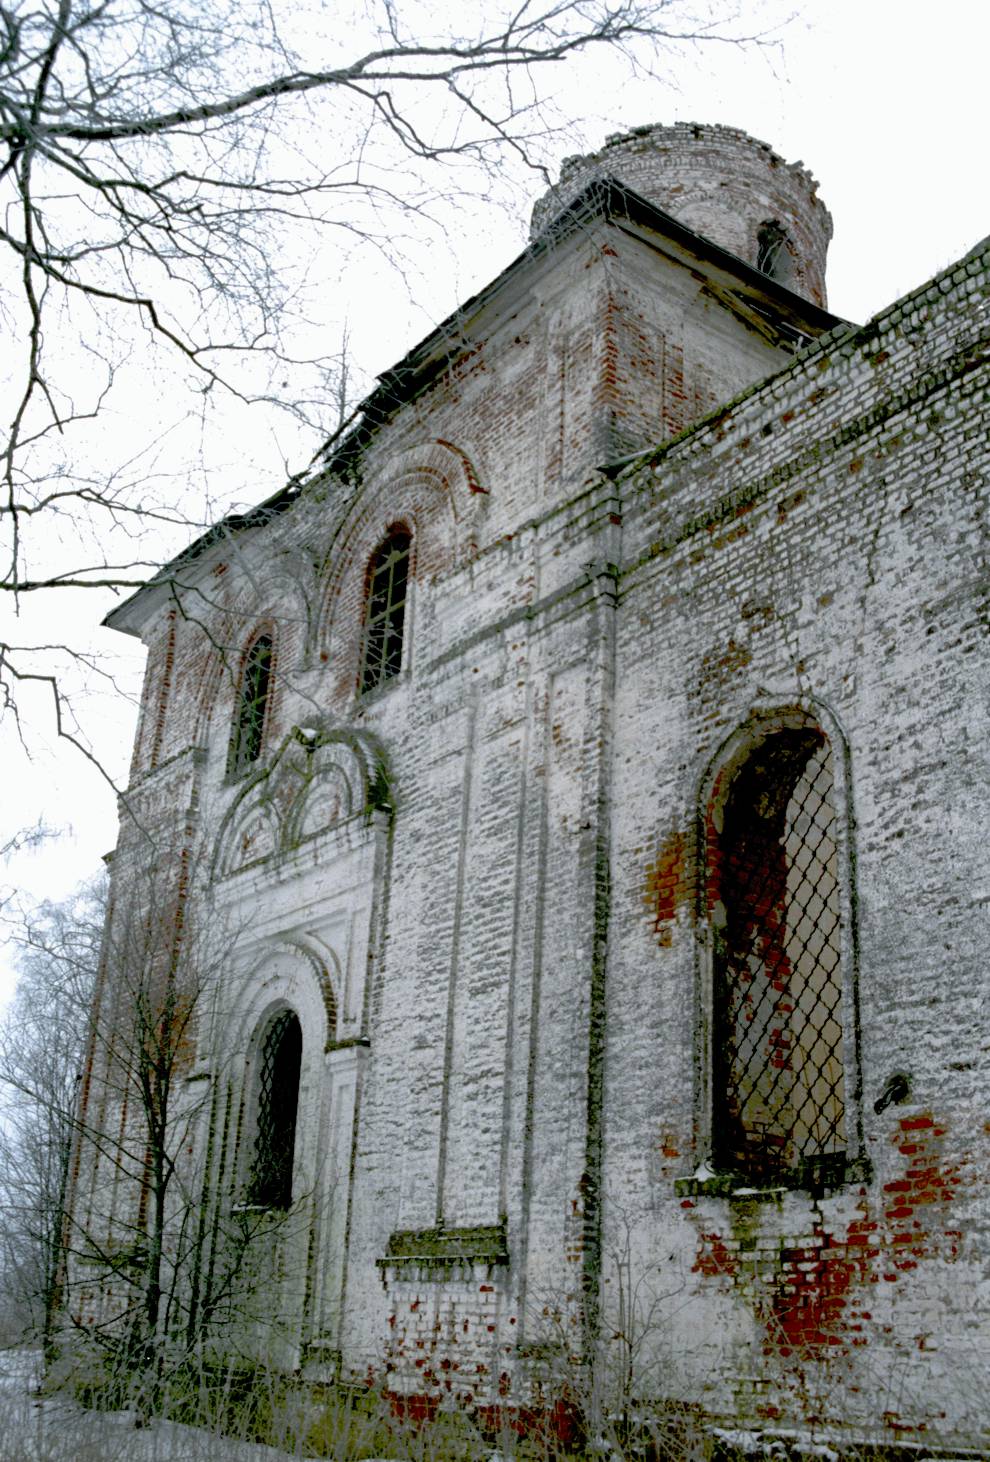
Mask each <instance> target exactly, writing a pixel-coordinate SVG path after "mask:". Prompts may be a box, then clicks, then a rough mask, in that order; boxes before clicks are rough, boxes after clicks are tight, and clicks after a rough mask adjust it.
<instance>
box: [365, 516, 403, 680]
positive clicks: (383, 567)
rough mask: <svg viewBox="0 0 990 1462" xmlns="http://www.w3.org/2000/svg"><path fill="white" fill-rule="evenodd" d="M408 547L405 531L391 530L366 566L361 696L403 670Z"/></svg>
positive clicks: (399, 529) (397, 528)
mask: <svg viewBox="0 0 990 1462" xmlns="http://www.w3.org/2000/svg"><path fill="white" fill-rule="evenodd" d="M411 544H412V537H411V535H410V533H409V531H408V530H407V529H406V528H402V527H395V528H390V529H389V531H388V534H387V535H386V537H385V538H384V539H383V540H382V542H381V543H380V544H379V546H378V547H377V548H376V550H375V552H374V553H373V554H372V557H371V562H370V563H369V565H368V589H367V597H366V599H365V607H364V651H363V656H362V661H361V690H362V692H364V691H367V690H374V689H375V687H376V686H379V685H383V684H384V682H385V681H386V680H391V679H392V678H393V677H394V676H396V675H398V673H399V671H400V670H401V669H402V630H403V625H404V623H405V617H406V585H407V583H408V580H409V549H410V546H411Z"/></svg>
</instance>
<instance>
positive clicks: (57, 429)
mask: <svg viewBox="0 0 990 1462" xmlns="http://www.w3.org/2000/svg"><path fill="white" fill-rule="evenodd" d="M703 11H704V7H702V12H703ZM725 25H726V10H725V7H724V4H723V0H716V3H715V4H714V5H713V6H712V7H711V8H710V9H709V11H708V13H707V15H704V18H699V17H698V13H697V11H696V10H695V9H694V8H693V7H692V4H691V0H534V3H530V0H525V3H523V4H522V5H515V4H513V5H508V4H506V5H500V4H496V5H495V6H494V7H493V6H491V5H486V6H485V7H483V8H482V7H467V9H465V7H460V9H459V10H456V11H455V10H451V9H450V8H449V7H440V6H439V5H437V6H431V5H430V4H415V5H414V4H413V3H412V0H408V3H407V5H405V6H400V5H399V4H398V3H396V0H370V3H368V4H367V5H366V6H359V5H355V6H353V7H350V8H345V9H344V11H343V13H342V12H341V7H337V6H334V7H326V6H324V5H320V4H316V5H310V6H309V7H307V6H306V5H305V4H303V5H302V6H297V5H293V6H291V7H290V6H288V5H287V4H283V3H279V0H274V3H272V0H198V3H197V4H195V5H194V4H192V3H189V0H170V3H169V4H168V5H164V6H162V5H158V4H155V3H152V0H40V3H32V4H30V5H29V4H27V3H26V0H13V3H7V4H0V187H2V190H3V191H2V204H3V211H2V226H0V243H2V244H3V245H4V246H5V248H4V250H3V254H4V256H5V258H4V265H5V267H4V269H3V274H2V276H0V289H2V291H3V296H2V308H3V312H4V329H5V335H6V336H7V339H8V340H13V341H16V342H17V348H16V350H15V351H14V352H12V353H11V375H10V377H9V378H8V383H7V387H6V391H5V399H6V400H8V401H9V403H10V416H9V425H8V429H7V432H6V436H5V440H3V441H2V442H0V459H2V473H0V476H2V483H3V488H2V499H0V516H2V521H3V528H4V542H3V555H4V561H3V572H2V577H0V585H2V587H3V589H4V590H5V591H6V592H7V594H8V595H10V596H11V598H12V600H13V601H14V603H15V604H16V605H17V606H18V608H19V609H23V608H24V605H25V599H26V598H27V596H34V597H35V598H37V597H39V596H43V595H47V594H48V593H50V592H51V591H53V590H56V589H59V590H63V591H64V590H67V589H70V588H79V587H87V588H100V589H104V590H110V591H117V592H119V591H122V590H127V589H129V588H130V587H132V586H134V585H136V584H138V583H140V582H141V581H143V580H144V579H145V578H146V577H147V576H148V575H149V574H150V573H151V572H153V571H154V570H155V569H156V568H157V567H158V565H159V563H160V561H161V559H162V557H163V556H165V557H168V556H169V554H170V553H171V552H174V551H175V549H176V547H178V546H179V544H180V543H181V541H182V540H183V539H184V538H187V537H188V533H189V531H190V528H195V527H197V526H205V525H206V524H207V523H208V522H209V521H210V518H211V516H213V510H212V507H211V505H210V503H209V502H208V488H207V487H206V485H205V484H204V483H203V482H200V483H198V484H197V486H196V491H195V492H194V493H193V494H192V496H191V497H190V495H189V494H188V492H187V493H186V494H185V496H184V497H179V498H177V495H176V479H175V477H174V476H173V475H171V474H170V473H169V472H168V471H166V470H165V467H164V458H165V457H167V455H168V453H169V451H170V450H173V449H172V448H171V447H170V445H169V444H168V443H166V444H165V446H164V447H163V446H162V443H161V442H156V441H155V440H154V439H155V436H156V434H157V431H158V430H160V428H158V429H156V431H154V432H149V433H148V434H147V439H146V440H144V441H142V442H140V443H139V444H138V446H137V448H135V446H134V443H133V440H130V441H129V442H128V443H127V444H126V445H125V444H124V443H121V444H120V445H118V444H117V443H116V440H115V439H116V438H118V437H121V436H124V435H126V433H123V432H121V430H120V425H119V422H120V414H119V413H120V412H121V411H122V410H123V411H127V410H129V409H132V408H131V404H130V402H129V401H128V398H127V382H128V379H129V377H130V376H131V375H132V374H133V372H134V370H135V369H136V368H137V366H138V364H139V363H140V367H141V369H142V370H148V369H151V370H153V369H155V365H156V362H162V363H163V369H164V363H165V362H168V361H170V362H171V363H172V365H173V366H174V365H175V363H176V362H177V363H178V374H179V378H180V383H181V385H182V387H183V389H184V390H185V392H186V396H185V401H186V406H185V408H184V409H185V411H186V412H187V413H188V414H192V415H197V414H198V415H200V416H201V417H203V419H204V421H205V422H206V424H207V425H208V424H209V413H210V410H211V407H212V405H213V403H214V401H215V399H216V397H217V396H218V395H222V394H223V393H231V394H232V396H233V397H235V398H239V399H240V400H242V401H248V402H260V403H265V404H268V405H277V406H278V407H280V408H283V409H285V410H287V411H288V412H289V413H290V414H291V415H292V416H293V417H294V418H295V419H296V420H297V421H298V422H299V423H301V424H302V426H303V428H304V430H305V432H306V433H308V441H309V448H308V449H309V450H312V448H313V447H314V446H315V445H316V441H317V439H318V437H319V435H320V434H323V435H325V434H326V432H327V430H328V428H331V429H332V428H333V427H334V426H335V425H337V424H338V422H337V421H335V418H336V417H339V416H340V414H341V413H340V405H341V401H340V397H341V391H342V359H341V349H340V342H339V341H335V342H333V343H332V344H331V347H330V349H329V350H328V351H327V350H321V349H319V348H318V349H316V350H314V349H313V348H312V346H311V342H310V341H308V340H307V339H306V337H305V334H301V333H300V320H301V319H303V320H305V318H306V316H307V313H308V311H309V307H310V305H311V303H312V299H313V290H312V289H311V288H309V287H308V285H307V280H306V271H307V268H308V267H309V264H310V261H311V259H312V257H313V253H314V248H317V249H318V248H320V247H322V246H323V244H324V243H325V242H326V241H327V240H328V239H329V240H336V241H337V243H338V244H341V245H342V246H343V247H344V248H350V247H351V246H353V245H357V244H360V245H371V246H372V247H375V248H377V249H379V250H380V251H381V252H382V253H383V254H385V255H387V256H388V257H389V258H390V259H392V260H395V259H397V258H398V257H399V255H400V253H401V247H402V244H401V236H402V235H403V234H404V233H406V232H408V231H409V229H410V226H412V228H413V230H414V231H415V230H416V229H419V228H420V227H425V226H426V225H427V220H428V219H429V217H430V215H431V210H432V208H433V205H434V204H435V203H438V201H439V200H441V199H446V198H448V197H449V196H450V194H451V192H452V191H456V188H457V187H458V186H460V185H461V183H462V182H463V180H464V178H465V177H466V176H467V175H468V174H470V172H471V170H472V169H473V170H475V176H476V177H477V176H478V170H480V173H481V175H484V174H485V173H487V172H490V170H491V169H492V168H495V167H496V166H498V164H499V160H500V159H502V160H505V159H507V158H508V159H511V160H513V161H515V162H521V163H522V164H524V165H529V166H534V167H539V166H540V162H541V156H542V154H541V150H540V146H539V143H540V139H541V138H542V139H545V138H546V135H547V130H548V126H549V120H548V118H549V113H548V109H547V94H548V92H549V90H550V85H551V78H555V77H556V74H557V72H558V70H559V67H560V66H561V65H562V64H564V63H567V62H568V61H569V60H571V59H573V58H575V57H576V56H578V54H579V53H581V52H583V51H586V50H587V49H588V48H594V47H599V48H602V49H611V50H614V49H619V50H621V51H623V52H625V53H626V54H627V55H628V57H629V58H630V61H631V62H632V63H633V64H635V65H637V66H640V67H643V68H646V69H650V68H652V67H654V66H655V65H657V64H659V61H660V58H662V56H663V55H664V54H667V55H668V56H669V55H670V53H671V49H672V48H674V47H676V46H677V45H678V44H680V43H690V42H694V41H698V40H703V39H708V38H712V37H715V38H718V39H722V40H726V39H730V40H741V39H744V37H742V36H740V35H731V34H727V31H726V28H725ZM114 412H116V413H117V415H114ZM344 415H345V416H346V410H345V412H344ZM104 422H105V423H107V425H106V426H103V427H102V428H101V423H104ZM107 427H109V430H108V429H107ZM181 465H182V466H183V467H186V466H187V464H186V463H185V462H183V463H182V464H181ZM194 499H195V501H193V500H194ZM56 641H57V643H55V644H52V643H49V642H47V641H44V640H43V641H42V642H41V643H37V644H27V643H21V644H17V643H15V641H14V639H13V638H12V637H11V638H8V639H7V640H6V641H5V642H4V643H0V695H2V696H3V701H2V702H0V704H3V705H4V706H5V707H6V708H7V709H8V710H10V711H12V712H14V713H16V711H17V708H18V706H19V704H20V703H21V702H22V700H23V693H24V690H25V685H26V683H31V682H34V683H35V685H36V686H40V688H41V689H42V690H43V691H44V692H45V694H46V695H47V696H49V697H50V702H49V703H50V706H51V709H52V711H53V714H54V717H55V723H56V729H57V731H58V732H59V734H61V735H66V736H69V737H70V738H72V737H75V736H77V735H78V732H77V730H76V728H75V725H74V722H73V718H72V713H71V707H70V706H68V705H67V704H66V702H65V700H64V698H63V693H62V689H61V687H60V681H59V668H58V666H59V660H60V657H61V660H62V661H64V659H65V654H64V651H65V648H66V647H65V640H64V637H63V636H56ZM68 652H69V654H70V655H71V654H72V653H78V652H79V645H78V643H77V642H76V641H73V640H70V641H69V643H68Z"/></svg>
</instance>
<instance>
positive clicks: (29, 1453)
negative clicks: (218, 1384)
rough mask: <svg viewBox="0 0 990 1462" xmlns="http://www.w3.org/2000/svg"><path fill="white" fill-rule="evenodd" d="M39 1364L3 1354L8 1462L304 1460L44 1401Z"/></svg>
mask: <svg viewBox="0 0 990 1462" xmlns="http://www.w3.org/2000/svg"><path fill="white" fill-rule="evenodd" d="M38 1363H39V1356H38V1353H37V1352H36V1351H29V1350H8V1351H0V1462H288V1459H289V1458H291V1457H293V1456H296V1455H298V1454H292V1453H289V1452H280V1451H277V1450H276V1449H275V1448H274V1447H262V1446H258V1445H257V1444H256V1443H254V1442H234V1441H231V1440H229V1439H228V1438H226V1437H218V1436H215V1435H213V1434H212V1433H211V1432H204V1431H201V1430H199V1428H197V1427H192V1426H183V1425H181V1424H180V1423H179V1422H174V1421H160V1420H156V1421H152V1422H151V1423H150V1424H149V1425H148V1426H146V1427H137V1426H135V1424H134V1423H135V1416H134V1413H133V1412H130V1411H114V1412H97V1411H86V1410H84V1408H83V1407H81V1406H78V1405H76V1403H75V1402H72V1401H68V1400H63V1399H62V1398H46V1399H39V1398H38V1397H37V1396H36V1395H35V1389H36V1387H37V1382H38Z"/></svg>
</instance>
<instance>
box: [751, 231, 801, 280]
mask: <svg viewBox="0 0 990 1462" xmlns="http://www.w3.org/2000/svg"><path fill="white" fill-rule="evenodd" d="M756 267H757V269H759V270H760V272H761V273H763V274H768V275H769V276H770V278H771V279H776V280H778V281H779V282H780V283H781V284H788V283H789V282H790V280H791V277H792V275H793V272H794V271H793V262H792V258H791V241H790V239H789V238H788V237H787V233H786V230H785V229H783V228H782V227H781V225H780V224H779V223H778V222H777V220H776V219H775V218H768V219H767V220H766V222H765V223H761V224H760V227H759V229H758V230H757V233H756Z"/></svg>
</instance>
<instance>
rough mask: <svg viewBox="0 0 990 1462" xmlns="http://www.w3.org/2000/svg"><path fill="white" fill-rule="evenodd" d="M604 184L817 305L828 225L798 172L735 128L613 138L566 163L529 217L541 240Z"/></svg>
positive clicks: (808, 179) (686, 126) (643, 130)
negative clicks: (592, 186) (587, 192)
mask: <svg viewBox="0 0 990 1462" xmlns="http://www.w3.org/2000/svg"><path fill="white" fill-rule="evenodd" d="M598 178H612V179H614V180H615V181H617V182H619V183H621V184H623V185H624V186H625V187H627V188H631V189H633V190H634V191H635V192H637V193H639V194H640V195H641V196H642V197H644V198H646V199H647V200H648V201H649V202H650V203H653V204H654V205H655V206H656V207H658V208H662V209H663V210H664V211H665V212H667V213H669V214H670V215H671V216H672V217H673V218H675V219H677V221H678V222H679V223H682V224H685V225H686V226H687V227H688V228H690V229H693V230H694V231H695V232H696V233H699V234H702V235H704V236H705V237H706V238H708V239H711V240H712V242H713V243H716V244H720V245H721V247H722V248H723V249H728V250H730V252H732V253H733V254H736V255H737V256H738V257H739V258H740V259H743V260H745V261H746V263H747V264H751V265H753V266H754V267H755V268H757V269H759V270H761V271H762V272H763V273H764V274H766V275H768V276H769V277H770V278H772V279H775V280H776V281H777V282H778V283H780V284H783V285H786V286H787V288H788V289H791V290H793V291H794V292H795V293H796V294H800V295H803V296H804V297H805V298H806V299H808V300H811V301H813V302H814V303H815V304H818V305H821V306H823V307H824V306H825V304H826V294H825V256H826V253H827V250H828V244H829V240H830V238H831V237H832V219H831V215H830V214H829V211H828V209H827V208H826V207H825V205H824V204H823V203H822V201H821V199H820V198H819V197H818V185H817V183H816V182H815V179H814V178H813V177H812V176H811V174H810V173H809V172H808V171H807V169H806V168H804V167H803V166H802V165H801V163H787V162H785V161H784V160H783V158H781V157H779V156H778V154H777V153H775V152H774V151H773V149H772V148H771V147H770V146H769V145H768V144H767V143H765V142H758V141H757V140H756V139H755V138H753V137H750V136H748V135H747V133H745V132H741V131H739V130H738V129H737V128H735V127H720V126H705V125H702V124H699V123H693V122H677V123H675V124H674V125H673V126H669V127H667V126H661V125H659V124H658V125H655V126H648V127H636V128H634V129H633V131H631V132H622V133H618V134H616V135H615V136H612V137H610V138H609V139H608V141H607V142H606V143H605V146H604V147H603V148H601V150H600V151H599V152H593V153H587V154H584V155H581V156H576V157H569V158H565V160H564V163H563V165H562V167H561V171H560V181H559V182H558V183H557V185H556V186H555V187H554V188H551V189H550V190H549V192H547V193H545V194H544V195H543V197H542V198H541V199H539V201H538V202H537V203H536V205H535V207H534V209H533V220H532V234H533V236H534V237H535V236H536V235H537V234H539V233H542V232H543V230H544V229H546V228H547V227H548V225H549V224H551V223H552V222H553V220H554V218H555V217H556V216H557V215H558V214H559V213H561V212H563V211H564V210H565V209H566V208H567V207H568V206H569V204H570V203H571V202H572V201H573V200H574V199H575V198H576V197H577V195H578V194H579V193H580V192H581V191H582V190H583V189H584V188H586V187H587V185H588V184H589V183H591V182H593V181H595V179H598Z"/></svg>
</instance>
